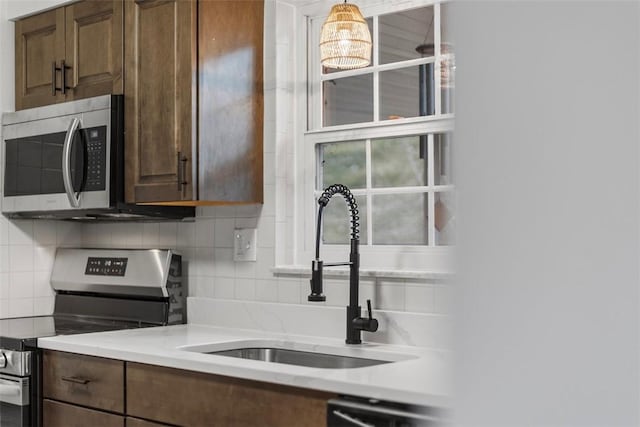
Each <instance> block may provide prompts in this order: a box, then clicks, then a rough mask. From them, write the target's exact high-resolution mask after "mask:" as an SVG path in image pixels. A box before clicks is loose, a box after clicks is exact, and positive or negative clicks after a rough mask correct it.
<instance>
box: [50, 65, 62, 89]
mask: <svg viewBox="0 0 640 427" xmlns="http://www.w3.org/2000/svg"><path fill="white" fill-rule="evenodd" d="M59 69H60V68H58V67H56V61H53V62H51V95H53V96H56V92H57V91H59V90H60V89H58V87H57V86H56V77H57V73H56V72H57V71H58V70H59Z"/></svg>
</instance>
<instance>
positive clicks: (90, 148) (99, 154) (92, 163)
mask: <svg viewBox="0 0 640 427" xmlns="http://www.w3.org/2000/svg"><path fill="white" fill-rule="evenodd" d="M84 133H85V137H86V150H87V171H86V174H87V175H86V181H85V185H84V189H85V191H101V190H104V189H105V183H106V165H107V127H106V126H98V127H94V128H85V129H84Z"/></svg>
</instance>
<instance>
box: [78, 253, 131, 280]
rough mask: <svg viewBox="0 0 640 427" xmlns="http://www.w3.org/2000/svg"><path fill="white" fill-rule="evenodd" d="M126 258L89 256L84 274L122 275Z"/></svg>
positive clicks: (125, 269) (124, 270)
mask: <svg viewBox="0 0 640 427" xmlns="http://www.w3.org/2000/svg"><path fill="white" fill-rule="evenodd" d="M128 260H129V259H128V258H102V257H89V259H88V260H87V267H86V268H85V270H84V274H86V275H90V276H117V277H124V274H125V272H126V271H127V261H128Z"/></svg>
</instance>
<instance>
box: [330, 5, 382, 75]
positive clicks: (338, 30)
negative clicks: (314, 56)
mask: <svg viewBox="0 0 640 427" xmlns="http://www.w3.org/2000/svg"><path fill="white" fill-rule="evenodd" d="M320 60H321V61H322V65H323V66H325V67H327V68H338V69H343V70H349V69H353V68H362V67H366V66H367V65H369V64H370V63H371V34H370V33H369V26H368V25H367V21H365V19H364V18H363V17H362V13H360V9H358V6H356V5H354V4H349V3H347V2H346V1H345V2H344V3H340V4H336V5H335V6H333V7H332V8H331V12H330V13H329V16H328V17H327V20H326V21H325V22H324V24H323V25H322V33H321V35H320Z"/></svg>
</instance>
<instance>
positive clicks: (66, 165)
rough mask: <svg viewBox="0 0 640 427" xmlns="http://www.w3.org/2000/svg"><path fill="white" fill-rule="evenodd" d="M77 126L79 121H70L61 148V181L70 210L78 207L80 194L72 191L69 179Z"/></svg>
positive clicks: (71, 183)
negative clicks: (72, 147)
mask: <svg viewBox="0 0 640 427" xmlns="http://www.w3.org/2000/svg"><path fill="white" fill-rule="evenodd" d="M79 126H80V119H78V118H77V117H74V118H73V119H71V123H69V128H68V129H67V135H66V136H65V137H64V145H63V147H62V181H63V182H64V191H65V192H66V193H67V197H68V198H69V203H70V204H71V207H72V208H78V207H80V192H78V193H76V192H75V191H74V189H73V182H72V177H71V146H72V145H73V136H74V135H75V133H76V131H77V130H78V127H79Z"/></svg>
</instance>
